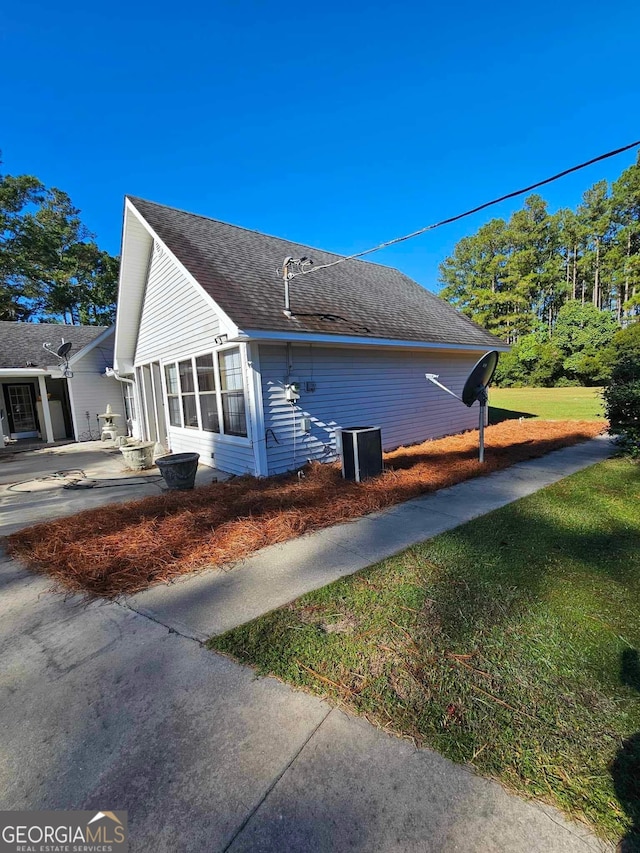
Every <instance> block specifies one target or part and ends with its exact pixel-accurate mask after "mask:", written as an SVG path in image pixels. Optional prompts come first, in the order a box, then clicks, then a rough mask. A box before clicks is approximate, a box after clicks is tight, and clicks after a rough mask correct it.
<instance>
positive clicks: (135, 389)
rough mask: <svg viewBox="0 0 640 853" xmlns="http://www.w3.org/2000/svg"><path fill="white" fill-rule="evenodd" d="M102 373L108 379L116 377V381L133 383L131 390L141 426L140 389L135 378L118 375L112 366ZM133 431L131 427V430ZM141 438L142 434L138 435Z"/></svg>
mask: <svg viewBox="0 0 640 853" xmlns="http://www.w3.org/2000/svg"><path fill="white" fill-rule="evenodd" d="M104 375H105V376H108V377H109V379H116V380H117V381H118V382H123V383H124V382H126V383H127V385H133V392H134V394H135V398H136V406H137V407H138V411H139V412H140V418H141V420H140V427H141V428H142V400H141V399H140V389H139V388H138V383H137V382H136V381H135V379H127V378H126V377H125V376H120V374H119V373H118V371H117V370H114V369H113V367H107V368H106V369H105V371H104ZM131 431H132V432H133V427H132V430H131ZM140 438H142V435H141V436H140Z"/></svg>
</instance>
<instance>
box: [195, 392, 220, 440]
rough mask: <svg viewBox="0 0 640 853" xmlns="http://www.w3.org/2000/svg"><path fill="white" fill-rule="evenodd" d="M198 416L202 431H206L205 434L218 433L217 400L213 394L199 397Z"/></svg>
mask: <svg viewBox="0 0 640 853" xmlns="http://www.w3.org/2000/svg"><path fill="white" fill-rule="evenodd" d="M200 415H201V417H202V429H206V430H207V432H220V422H219V420H218V400H217V398H216V395H215V394H201V395H200Z"/></svg>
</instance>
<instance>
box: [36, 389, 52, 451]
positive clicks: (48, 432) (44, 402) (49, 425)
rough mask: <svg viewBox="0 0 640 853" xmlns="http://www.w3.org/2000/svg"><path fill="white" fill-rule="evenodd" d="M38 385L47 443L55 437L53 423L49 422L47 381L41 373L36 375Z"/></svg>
mask: <svg viewBox="0 0 640 853" xmlns="http://www.w3.org/2000/svg"><path fill="white" fill-rule="evenodd" d="M38 385H39V386H40V400H41V402H42V414H43V415H44V429H45V433H46V436H47V443H48V444H51V443H52V442H53V441H55V439H54V437H53V424H52V422H51V411H50V409H49V398H48V397H47V383H46V380H45V378H44V376H43V375H42V374H40V376H38Z"/></svg>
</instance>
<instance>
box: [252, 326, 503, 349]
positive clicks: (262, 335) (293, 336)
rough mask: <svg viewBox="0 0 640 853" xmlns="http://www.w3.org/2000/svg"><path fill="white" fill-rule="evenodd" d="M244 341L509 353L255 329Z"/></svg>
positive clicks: (472, 346) (468, 346) (484, 346)
mask: <svg viewBox="0 0 640 853" xmlns="http://www.w3.org/2000/svg"><path fill="white" fill-rule="evenodd" d="M237 339H238V340H242V341H264V342H265V343H268V342H269V341H273V342H274V343H280V342H285V343H286V342H288V343H305V344H336V345H346V346H361V347H402V348H403V349H437V350H454V351H457V352H487V351H488V350H490V349H494V350H497V351H498V352H509V350H510V349H511V347H510V346H509V345H508V344H493V345H491V344H489V343H487V344H442V343H435V342H429V341H400V340H396V339H395V338H367V337H362V336H360V337H359V336H357V335H316V334H306V333H305V332H290V333H289V332H262V331H259V330H255V329H245V330H243V331H240V332H239V334H238V337H237Z"/></svg>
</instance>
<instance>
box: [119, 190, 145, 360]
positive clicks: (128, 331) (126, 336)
mask: <svg viewBox="0 0 640 853" xmlns="http://www.w3.org/2000/svg"><path fill="white" fill-rule="evenodd" d="M135 213H136V211H135V210H134V208H133V206H132V205H131V204H130V202H129V199H127V198H125V204H124V213H123V217H122V241H121V244H120V246H121V249H120V274H119V277H118V301H117V310H116V331H115V340H114V346H113V362H114V367H116V368H118V367H119V368H120V369H121V370H122V365H123V362H125V361H126V362H127V364H128V363H129V361H127V355H126V354H127V351H130V352H131V356H130V359H133V351H134V350H135V340H133V341H132V340H131V338H132V328H131V322H130V321H131V317H132V315H133V316H134V317H135V316H136V314H137V319H136V321H135V335H136V337H137V328H138V326H139V325H140V317H141V315H142V302H143V300H144V292H145V288H146V280H145V281H142V284H141V286H139V287H138V288H135V289H133V290H132V289H131V288H129V289H128V290H127V291H126V292H125V288H124V278H125V270H126V268H127V265H128V263H129V260H130V255H131V252H132V251H133V244H132V241H134V242H135V239H136V237H135V235H132V234H131V232H130V225H129V223H130V220H131V217H132V216H133V215H134V214H135ZM143 227H144V226H143ZM145 231H146V229H145ZM146 233H147V234H148V231H146ZM152 247H153V238H152V237H151V235H149V246H148V257H150V253H151V249H152ZM148 257H147V263H146V267H145V270H146V272H145V275H148V272H149V265H148ZM138 285H140V279H138ZM130 300H132V301H133V305H129V304H127V307H126V310H124V306H125V303H128V302H129V301H130ZM123 316H124V317H125V319H123Z"/></svg>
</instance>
